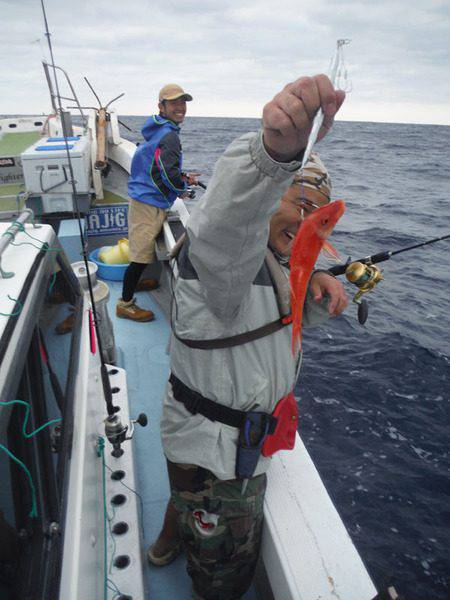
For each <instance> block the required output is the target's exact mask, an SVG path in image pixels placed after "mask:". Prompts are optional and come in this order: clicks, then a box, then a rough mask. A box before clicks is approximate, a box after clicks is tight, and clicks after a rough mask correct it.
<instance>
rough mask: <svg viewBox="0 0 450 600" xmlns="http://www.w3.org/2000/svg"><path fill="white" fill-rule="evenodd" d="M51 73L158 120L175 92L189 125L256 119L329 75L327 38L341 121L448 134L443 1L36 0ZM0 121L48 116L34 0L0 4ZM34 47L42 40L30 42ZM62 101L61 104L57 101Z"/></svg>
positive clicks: (449, 30) (448, 48)
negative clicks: (341, 52)
mask: <svg viewBox="0 0 450 600" xmlns="http://www.w3.org/2000/svg"><path fill="white" fill-rule="evenodd" d="M46 8H47V17H48V21H49V27H50V32H51V39H52V43H53V47H54V53H55V58H56V63H57V64H58V65H59V66H62V67H63V68H64V69H65V70H66V71H67V72H68V73H69V75H70V76H71V78H72V81H73V83H74V85H75V88H76V90H77V93H78V94H79V96H80V98H81V100H82V102H83V103H85V104H87V105H92V104H93V103H94V99H93V97H92V94H91V93H90V92H89V90H88V88H87V85H86V83H85V82H84V80H83V76H86V77H87V78H88V79H89V80H90V82H91V83H92V84H93V86H94V87H95V89H96V91H97V93H98V95H99V96H100V98H101V99H102V100H103V101H107V100H109V99H111V98H113V97H114V96H117V95H118V94H120V93H121V92H125V96H124V97H123V98H121V99H120V100H119V101H118V102H117V103H116V105H115V106H116V108H117V110H118V112H119V113H121V114H128V115H146V114H150V113H152V112H155V110H156V97H157V93H158V90H159V89H160V88H161V87H162V86H163V85H164V84H165V83H168V82H177V83H179V84H180V85H182V86H183V87H184V88H185V89H186V90H187V91H189V92H190V93H191V94H192V95H193V96H194V102H192V103H191V104H190V105H189V114H190V115H195V116H233V117H259V116H260V115H261V111H262V107H263V106H264V104H265V103H266V102H267V101H268V100H270V99H271V98H272V97H273V96H274V95H275V93H276V92H277V91H279V89H281V87H282V86H283V85H284V84H286V83H288V82H289V81H292V80H294V79H295V78H297V77H299V76H300V75H310V74H314V73H319V72H327V70H328V67H329V63H330V59H331V57H332V55H333V52H334V48H335V44H336V40H337V39H338V38H349V39H351V44H350V45H349V46H347V47H346V49H345V50H346V51H345V58H346V65H347V70H348V76H349V79H350V81H351V85H352V91H351V93H350V94H349V95H348V98H347V100H346V103H345V105H344V107H343V108H342V110H341V113H340V118H341V119H344V120H356V121H385V122H405V123H437V124H445V125H450V0H414V1H412V0H370V1H368V0H296V1H293V0H292V1H291V0H270V1H266V0H259V1H257V0H164V1H159V2H155V1H150V0H108V1H107V0H89V1H86V0H64V1H61V0H46ZM0 15H1V17H2V28H1V29H2V33H1V36H0V55H1V57H2V61H1V68H0V90H1V93H0V114H30V113H40V112H48V111H49V107H50V102H49V99H48V96H47V92H46V85H45V80H44V75H43V71H42V67H41V66H40V60H41V58H42V56H44V57H46V58H48V51H47V45H46V38H45V34H44V22H43V18H42V13H41V3H40V0H0ZM39 40H40V41H39ZM63 95H67V94H63Z"/></svg>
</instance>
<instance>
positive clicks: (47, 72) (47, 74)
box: [42, 61, 87, 130]
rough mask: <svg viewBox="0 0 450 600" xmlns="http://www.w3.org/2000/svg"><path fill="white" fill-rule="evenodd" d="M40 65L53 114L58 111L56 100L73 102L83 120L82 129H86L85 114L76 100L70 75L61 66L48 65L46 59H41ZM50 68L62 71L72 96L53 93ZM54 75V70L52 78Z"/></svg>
mask: <svg viewBox="0 0 450 600" xmlns="http://www.w3.org/2000/svg"><path fill="white" fill-rule="evenodd" d="M42 66H43V67H44V71H45V77H46V79H47V86H48V89H49V92H50V99H51V103H52V107H53V110H54V111H55V114H57V113H58V112H59V108H58V104H59V103H58V104H57V102H56V100H67V101H69V102H75V104H76V108H77V109H78V110H79V111H80V115H81V119H82V121H83V129H85V130H86V129H87V116H86V115H85V114H84V112H83V108H82V106H81V104H80V101H79V100H78V96H77V94H76V92H75V89H74V87H73V85H72V82H71V80H70V77H69V75H68V74H67V72H66V71H65V70H64V69H62V68H61V67H58V66H57V65H50V64H49V63H48V62H46V61H42ZM50 69H53V70H54V71H56V69H57V70H58V71H61V73H63V75H64V77H65V79H66V82H67V85H68V86H69V88H70V91H71V92H72V94H73V98H68V97H66V96H61V94H59V95H58V94H57V93H55V91H54V89H53V81H52V77H51V75H50ZM55 77H56V72H54V78H55ZM62 118H63V115H61V119H62Z"/></svg>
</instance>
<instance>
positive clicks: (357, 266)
mask: <svg viewBox="0 0 450 600" xmlns="http://www.w3.org/2000/svg"><path fill="white" fill-rule="evenodd" d="M345 276H346V278H347V281H349V282H350V283H353V285H356V287H358V288H359V291H358V292H357V293H356V294H355V295H354V297H353V302H354V303H355V304H357V305H358V321H359V323H360V325H364V323H365V322H366V321H367V317H368V316H369V305H368V303H367V300H365V299H361V298H362V296H363V294H367V293H368V292H371V291H372V290H373V289H374V287H375V286H376V285H377V284H378V283H379V282H380V281H381V280H382V279H383V275H382V274H381V270H380V269H379V268H378V267H376V266H375V265H371V264H364V263H362V262H352V263H350V264H349V265H348V266H347V268H346V269H345Z"/></svg>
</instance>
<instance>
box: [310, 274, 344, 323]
mask: <svg viewBox="0 0 450 600" xmlns="http://www.w3.org/2000/svg"><path fill="white" fill-rule="evenodd" d="M309 291H310V293H311V294H312V297H313V299H314V300H315V301H316V302H321V301H322V299H323V298H324V296H328V298H329V301H328V313H329V314H330V316H331V317H337V316H338V315H340V314H341V313H343V312H344V310H345V309H346V308H347V306H348V298H347V294H346V292H345V289H344V286H343V284H342V283H341V282H340V281H339V280H338V279H335V278H334V277H332V276H331V275H329V274H328V273H326V272H324V271H317V273H314V275H313V276H312V277H311V280H310V283H309Z"/></svg>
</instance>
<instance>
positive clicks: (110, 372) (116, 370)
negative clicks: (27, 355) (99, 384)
mask: <svg viewBox="0 0 450 600" xmlns="http://www.w3.org/2000/svg"><path fill="white" fill-rule="evenodd" d="M118 372H119V369H110V370H109V371H108V375H117V373H118Z"/></svg>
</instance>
